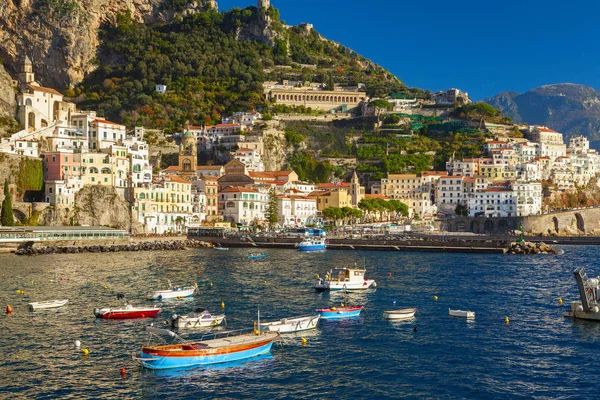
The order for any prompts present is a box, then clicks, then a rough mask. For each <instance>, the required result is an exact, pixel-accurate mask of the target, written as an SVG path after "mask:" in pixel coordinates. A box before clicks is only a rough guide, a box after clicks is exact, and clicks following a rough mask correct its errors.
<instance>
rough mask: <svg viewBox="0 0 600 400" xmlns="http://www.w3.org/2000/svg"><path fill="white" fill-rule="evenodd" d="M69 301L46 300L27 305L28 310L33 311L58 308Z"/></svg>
mask: <svg viewBox="0 0 600 400" xmlns="http://www.w3.org/2000/svg"><path fill="white" fill-rule="evenodd" d="M68 302H69V300H47V301H38V302H33V303H29V308H30V309H31V311H33V310H43V309H47V308H58V307H62V306H64V305H65V304H67V303H68Z"/></svg>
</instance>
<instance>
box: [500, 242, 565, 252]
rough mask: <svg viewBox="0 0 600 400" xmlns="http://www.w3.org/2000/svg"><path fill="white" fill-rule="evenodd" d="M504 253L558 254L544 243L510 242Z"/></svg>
mask: <svg viewBox="0 0 600 400" xmlns="http://www.w3.org/2000/svg"><path fill="white" fill-rule="evenodd" d="M506 252H507V253H510V254H540V253H544V254H558V250H556V249H555V248H553V247H552V246H550V245H547V244H546V243H544V242H539V243H533V242H512V243H511V244H510V246H509V247H508V249H507V251H506Z"/></svg>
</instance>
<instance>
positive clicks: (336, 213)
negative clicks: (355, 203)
mask: <svg viewBox="0 0 600 400" xmlns="http://www.w3.org/2000/svg"><path fill="white" fill-rule="evenodd" d="M323 216H324V217H325V218H327V219H332V220H334V221H335V224H336V225H337V221H338V220H340V219H343V218H344V212H343V211H342V209H341V208H339V207H327V208H326V209H324V210H323Z"/></svg>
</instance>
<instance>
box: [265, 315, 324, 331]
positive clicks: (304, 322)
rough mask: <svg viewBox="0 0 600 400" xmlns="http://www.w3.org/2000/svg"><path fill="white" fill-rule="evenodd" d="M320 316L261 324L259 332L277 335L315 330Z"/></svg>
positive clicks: (285, 319)
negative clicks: (276, 333)
mask: <svg viewBox="0 0 600 400" xmlns="http://www.w3.org/2000/svg"><path fill="white" fill-rule="evenodd" d="M320 318H321V316H320V315H308V316H304V317H292V318H282V319H280V320H279V321H273V322H262V323H261V324H260V330H261V331H262V330H265V331H270V332H279V333H294V332H301V331H307V330H310V329H315V328H316V327H317V324H318V323H319V319H320Z"/></svg>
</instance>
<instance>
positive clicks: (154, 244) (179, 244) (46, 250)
mask: <svg viewBox="0 0 600 400" xmlns="http://www.w3.org/2000/svg"><path fill="white" fill-rule="evenodd" d="M212 246H213V245H212V244H211V243H209V242H205V241H202V240H196V239H185V240H155V241H141V242H135V243H127V244H113V245H88V246H58V245H49V246H28V247H23V248H20V249H18V250H17V251H16V254H17V255H30V256H32V255H37V254H76V253H114V252H122V251H156V250H162V251H169V250H185V249H190V248H200V247H212Z"/></svg>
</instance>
